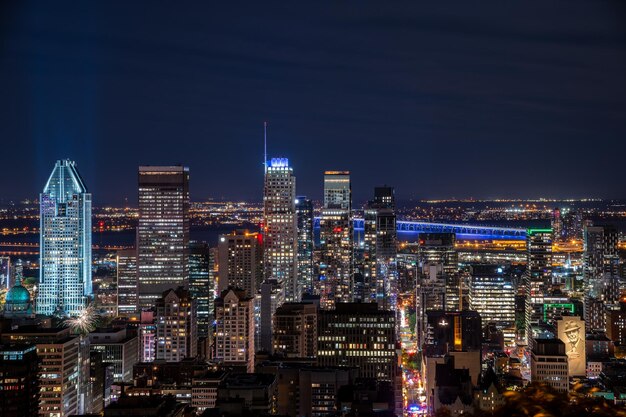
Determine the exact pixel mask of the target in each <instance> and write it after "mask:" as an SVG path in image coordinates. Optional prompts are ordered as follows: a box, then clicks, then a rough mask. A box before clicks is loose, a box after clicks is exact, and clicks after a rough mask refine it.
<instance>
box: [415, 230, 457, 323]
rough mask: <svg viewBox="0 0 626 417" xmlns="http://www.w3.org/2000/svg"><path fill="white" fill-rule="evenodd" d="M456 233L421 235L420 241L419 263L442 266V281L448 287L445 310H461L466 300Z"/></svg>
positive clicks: (418, 249) (418, 248)
mask: <svg viewBox="0 0 626 417" xmlns="http://www.w3.org/2000/svg"><path fill="white" fill-rule="evenodd" d="M455 245H456V235H455V234H454V233H420V234H419V239H418V247H417V252H418V262H419V263H420V264H421V265H422V266H424V265H428V264H430V265H433V264H439V265H441V266H442V279H443V280H444V281H445V286H446V303H445V309H446V310H449V311H456V310H460V309H462V308H464V307H463V302H464V301H465V298H466V295H467V293H466V291H467V288H465V286H464V282H463V281H462V280H461V276H460V274H459V254H458V252H457V250H456V247H455Z"/></svg>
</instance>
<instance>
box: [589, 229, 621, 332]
mask: <svg viewBox="0 0 626 417" xmlns="http://www.w3.org/2000/svg"><path fill="white" fill-rule="evenodd" d="M618 243H619V236H618V231H617V228H615V227H614V226H599V225H598V226H591V225H585V228H584V231H583V250H584V252H583V282H584V287H583V288H584V297H585V308H584V315H585V322H586V323H587V328H588V329H590V330H600V331H604V330H606V313H607V310H608V309H610V308H618V307H617V306H618V303H619V299H620V290H619V278H618V277H619V252H618V246H617V244H618Z"/></svg>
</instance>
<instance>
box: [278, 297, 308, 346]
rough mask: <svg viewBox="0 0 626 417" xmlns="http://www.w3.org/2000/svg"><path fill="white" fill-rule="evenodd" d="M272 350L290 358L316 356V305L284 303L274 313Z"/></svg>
mask: <svg viewBox="0 0 626 417" xmlns="http://www.w3.org/2000/svg"><path fill="white" fill-rule="evenodd" d="M274 352H276V353H280V354H282V355H285V356H286V357H291V358H315V357H316V356H317V306H316V305H315V304H312V303H285V304H283V305H282V306H280V307H278V308H277V309H276V313H275V314H274Z"/></svg>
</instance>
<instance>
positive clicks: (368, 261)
mask: <svg viewBox="0 0 626 417" xmlns="http://www.w3.org/2000/svg"><path fill="white" fill-rule="evenodd" d="M394 207H395V200H394V191H393V188H392V187H387V186H385V187H376V188H375V190H374V200H372V201H370V202H369V203H368V204H367V205H366V207H365V208H364V210H363V212H364V220H365V224H364V226H365V233H364V241H363V243H364V245H363V246H364V248H363V259H364V268H363V274H364V287H365V288H364V290H365V294H364V295H365V296H364V297H361V298H362V299H363V300H364V301H376V302H378V304H379V305H380V306H381V307H382V308H386V309H393V310H395V309H396V307H397V295H398V273H397V265H396V257H397V236H396V233H397V232H396V214H395V209H394Z"/></svg>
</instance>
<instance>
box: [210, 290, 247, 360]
mask: <svg viewBox="0 0 626 417" xmlns="http://www.w3.org/2000/svg"><path fill="white" fill-rule="evenodd" d="M254 346H255V345H254V299H253V298H251V297H248V296H247V295H246V293H245V291H243V290H237V289H233V288H227V289H226V290H224V291H223V292H222V294H221V296H220V297H219V298H218V299H216V300H215V340H214V354H213V360H215V361H216V362H218V363H221V364H224V365H229V366H239V367H241V368H242V369H245V370H246V372H253V371H254V354H255V347H254Z"/></svg>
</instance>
